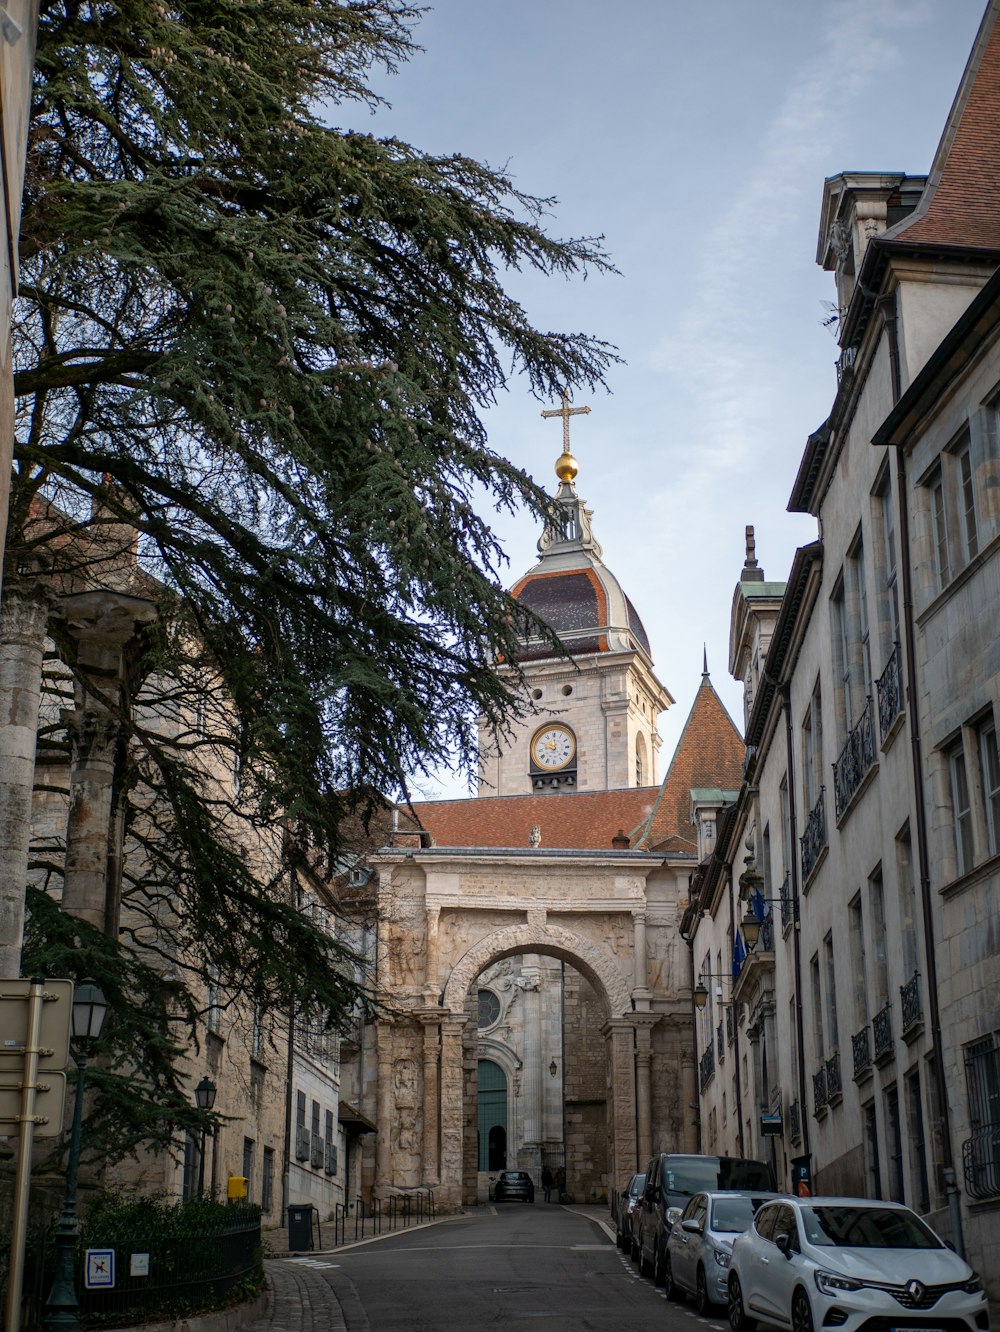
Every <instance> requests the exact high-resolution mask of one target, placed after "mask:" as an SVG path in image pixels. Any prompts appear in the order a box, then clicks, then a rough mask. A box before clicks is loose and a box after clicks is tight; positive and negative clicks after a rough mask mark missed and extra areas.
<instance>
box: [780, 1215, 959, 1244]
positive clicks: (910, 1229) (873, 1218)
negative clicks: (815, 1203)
mask: <svg viewBox="0 0 1000 1332" xmlns="http://www.w3.org/2000/svg"><path fill="white" fill-rule="evenodd" d="M802 1222H803V1225H804V1226H805V1232H806V1239H808V1241H809V1243H810V1244H822V1245H831V1246H833V1247H836V1248H838V1249H941V1248H944V1245H943V1244H942V1242H941V1241H940V1240H939V1239H938V1237H937V1235H935V1234H934V1232H933V1230H930V1229H929V1228H928V1227H927V1226H925V1225H924V1223H923V1222H922V1221H921V1220H920V1218H919V1217H918V1216H915V1215H914V1213H913V1212H905V1211H903V1210H902V1209H897V1208H895V1207H850V1206H843V1207H804V1208H803V1209H802Z"/></svg>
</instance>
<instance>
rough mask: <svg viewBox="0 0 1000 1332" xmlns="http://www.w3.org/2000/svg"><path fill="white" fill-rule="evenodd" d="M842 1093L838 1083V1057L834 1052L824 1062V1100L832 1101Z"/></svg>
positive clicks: (840, 1085)
mask: <svg viewBox="0 0 1000 1332" xmlns="http://www.w3.org/2000/svg"><path fill="white" fill-rule="evenodd" d="M842 1091H843V1086H842V1084H841V1081H840V1055H839V1053H836V1052H834V1053H833V1054H832V1055H831V1056H830V1058H829V1059H828V1060H827V1061H826V1099H827V1100H828V1101H832V1100H833V1098H834V1097H835V1096H839V1095H840V1093H841V1092H842Z"/></svg>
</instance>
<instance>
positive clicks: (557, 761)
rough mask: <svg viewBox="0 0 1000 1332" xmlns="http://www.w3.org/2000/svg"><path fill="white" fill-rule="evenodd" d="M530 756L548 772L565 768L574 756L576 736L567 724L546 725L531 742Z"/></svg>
mask: <svg viewBox="0 0 1000 1332" xmlns="http://www.w3.org/2000/svg"><path fill="white" fill-rule="evenodd" d="M531 757H532V758H533V759H534V760H535V762H536V763H537V764H538V766H539V767H540V768H545V769H546V770H547V771H548V772H556V771H558V769H560V768H565V767H566V766H567V764H569V763H571V762H572V761H573V759H574V758H575V757H576V736H574V734H573V732H572V731H571V730H570V729H569V728H568V727H567V726H546V727H545V728H544V730H541V731H539V732H538V734H537V735H536V736H535V738H534V739H533V740H532V742H531Z"/></svg>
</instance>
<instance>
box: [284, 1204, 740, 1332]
mask: <svg viewBox="0 0 1000 1332" xmlns="http://www.w3.org/2000/svg"><path fill="white" fill-rule="evenodd" d="M287 1261H288V1262H289V1263H296V1262H299V1263H307V1262H308V1263H310V1265H312V1264H315V1267H314V1268H313V1270H314V1271H316V1273H317V1274H322V1276H323V1277H325V1279H326V1280H327V1281H329V1283H330V1285H331V1286H332V1287H333V1290H334V1292H335V1293H336V1295H337V1297H338V1299H339V1301H340V1303H341V1306H342V1308H343V1311H344V1320H345V1325H346V1327H347V1329H348V1332H362V1330H363V1329H372V1332H393V1330H394V1329H397V1328H398V1329H406V1332H444V1330H445V1329H452V1328H454V1329H459V1328H460V1329H463V1332H469V1329H478V1328H494V1327H495V1328H508V1329H517V1328H522V1327H524V1328H527V1327H531V1328H534V1327H536V1326H537V1325H538V1321H539V1320H545V1322H546V1324H547V1326H549V1327H551V1328H553V1329H557V1328H562V1329H566V1332H571V1330H572V1332H577V1330H578V1329H598V1328H600V1329H603V1328H621V1327H623V1326H628V1327H630V1328H633V1329H639V1330H640V1332H641V1329H644V1328H658V1329H662V1328H663V1327H664V1326H666V1327H667V1328H668V1329H675V1330H676V1332H681V1329H691V1328H692V1325H693V1324H694V1323H696V1322H698V1323H700V1324H701V1326H702V1327H703V1328H706V1327H707V1328H713V1329H718V1330H719V1332H722V1329H723V1327H724V1321H723V1316H722V1311H719V1316H718V1317H717V1318H716V1319H714V1320H712V1321H711V1322H710V1323H709V1322H706V1321H705V1320H700V1319H697V1317H696V1315H695V1314H694V1311H693V1310H689V1309H688V1308H687V1307H686V1306H684V1305H680V1306H674V1305H669V1304H668V1303H667V1302H666V1300H665V1299H664V1296H663V1294H662V1292H661V1291H659V1290H657V1289H656V1288H655V1287H654V1286H653V1284H652V1282H650V1281H645V1280H643V1279H642V1278H640V1276H639V1275H638V1272H637V1271H636V1269H635V1267H634V1265H633V1264H632V1263H631V1262H630V1261H629V1260H628V1259H627V1258H626V1257H625V1256H624V1255H622V1254H621V1253H619V1251H618V1250H617V1249H616V1248H615V1245H614V1241H613V1240H612V1239H609V1238H608V1234H607V1232H606V1231H605V1230H604V1229H603V1228H602V1227H601V1226H600V1225H599V1224H598V1223H597V1221H596V1220H594V1219H593V1217H592V1216H588V1215H584V1214H583V1213H582V1212H581V1211H580V1210H576V1211H574V1210H571V1209H568V1208H564V1207H556V1206H549V1207H546V1206H545V1205H544V1204H543V1203H538V1204H536V1205H534V1206H530V1205H523V1204H510V1205H501V1206H499V1207H494V1206H493V1205H492V1204H490V1205H488V1206H484V1207H482V1208H481V1209H480V1210H479V1211H477V1212H476V1213H473V1214H470V1215H465V1216H459V1217H455V1218H449V1219H448V1220H446V1221H444V1222H442V1223H440V1224H438V1225H433V1226H429V1227H426V1228H424V1229H420V1230H411V1231H404V1232H401V1233H397V1234H395V1235H392V1236H389V1237H387V1238H385V1239H380V1240H377V1241H375V1242H373V1243H368V1244H363V1245H359V1246H358V1247H356V1248H350V1249H342V1250H338V1251H337V1252H336V1253H333V1254H329V1255H326V1254H324V1255H319V1254H317V1255H316V1256H315V1258H314V1259H291V1260H287ZM321 1264H322V1266H320V1265H321ZM327 1264H329V1266H327ZM283 1332H294V1329H292V1328H288V1329H287V1330H285V1329H283Z"/></svg>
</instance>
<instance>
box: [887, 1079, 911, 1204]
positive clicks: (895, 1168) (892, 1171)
mask: <svg viewBox="0 0 1000 1332" xmlns="http://www.w3.org/2000/svg"><path fill="white" fill-rule="evenodd" d="M885 1132H886V1137H887V1139H888V1142H887V1149H888V1152H889V1197H890V1198H891V1199H892V1200H893V1202H900V1203H901V1202H905V1201H906V1199H905V1197H904V1196H903V1131H902V1127H901V1125H900V1122H899V1093H898V1091H897V1090H896V1088H895V1086H892V1087H887V1088H886V1092H885Z"/></svg>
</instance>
